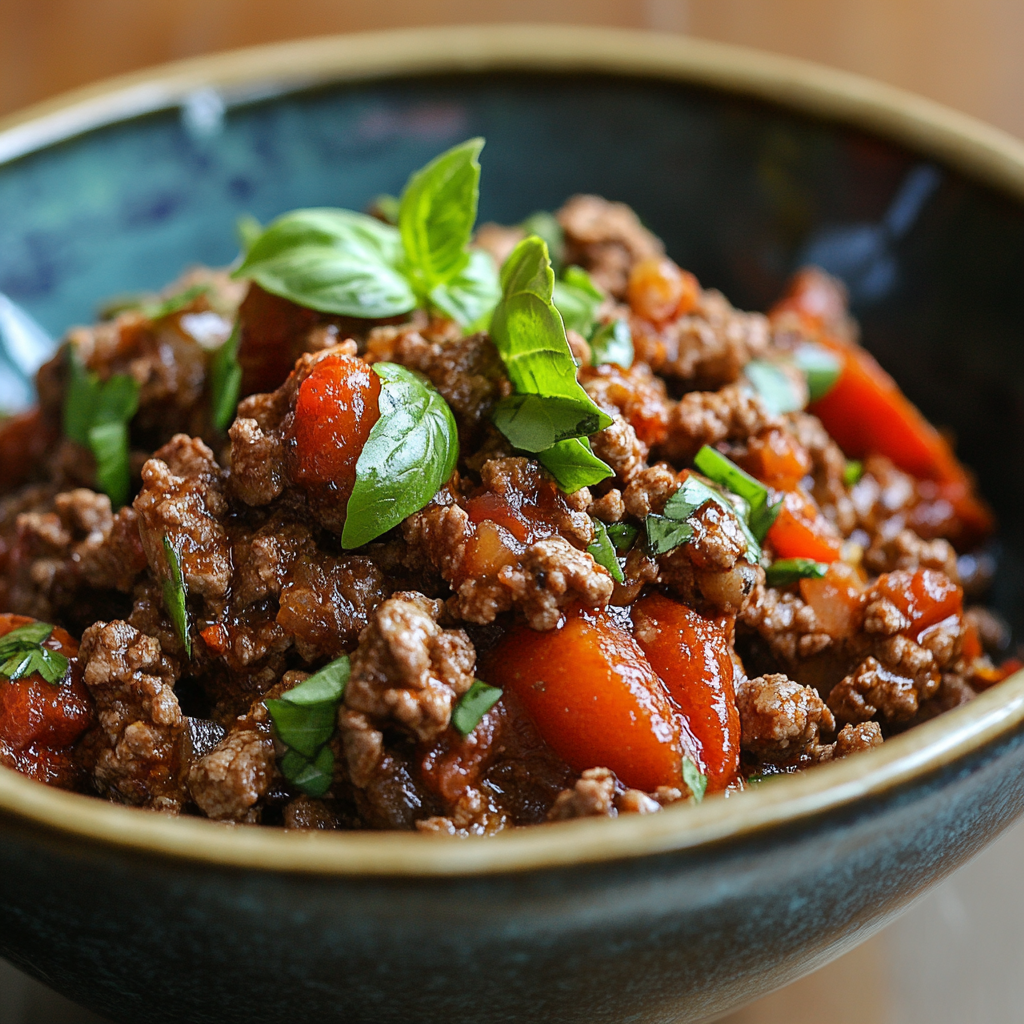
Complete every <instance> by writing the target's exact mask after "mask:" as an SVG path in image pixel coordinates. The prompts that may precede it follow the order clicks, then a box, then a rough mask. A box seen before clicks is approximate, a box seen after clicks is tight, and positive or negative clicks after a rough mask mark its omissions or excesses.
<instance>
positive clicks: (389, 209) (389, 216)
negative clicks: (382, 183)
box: [370, 192, 400, 224]
mask: <svg viewBox="0 0 1024 1024" xmlns="http://www.w3.org/2000/svg"><path fill="white" fill-rule="evenodd" d="M399 204H400V201H399V198H398V196H393V195H389V194H388V193H387V192H382V193H381V194H380V195H379V196H377V197H376V198H375V199H374V201H373V202H372V203H370V212H371V213H372V214H373V215H374V216H375V217H379V218H380V219H381V220H383V221H385V222H386V223H388V224H397V223H398V207H399Z"/></svg>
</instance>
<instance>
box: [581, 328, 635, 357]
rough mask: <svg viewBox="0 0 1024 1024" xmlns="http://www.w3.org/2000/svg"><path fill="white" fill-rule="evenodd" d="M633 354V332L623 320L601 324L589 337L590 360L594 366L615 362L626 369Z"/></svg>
mask: <svg viewBox="0 0 1024 1024" xmlns="http://www.w3.org/2000/svg"><path fill="white" fill-rule="evenodd" d="M633 356H634V353H633V334H632V332H631V331H630V329H629V324H628V323H627V322H626V321H625V320H621V319H620V320H613V321H612V322H611V323H610V324H602V325H601V326H600V327H598V328H597V330H596V331H594V333H593V335H592V336H591V338H590V362H591V364H592V365H594V366H600V365H601V364H602V363H615V364H616V365H618V366H621V367H622V368H623V369H624V370H628V369H629V368H630V367H631V366H632V365H633Z"/></svg>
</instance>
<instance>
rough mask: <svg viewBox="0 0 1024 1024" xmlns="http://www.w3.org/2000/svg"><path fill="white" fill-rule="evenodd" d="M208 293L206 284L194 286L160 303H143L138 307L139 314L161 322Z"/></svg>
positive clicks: (208, 289) (208, 287)
mask: <svg viewBox="0 0 1024 1024" xmlns="http://www.w3.org/2000/svg"><path fill="white" fill-rule="evenodd" d="M209 291H210V286H209V285H208V284H194V285H191V286H190V287H188V288H186V289H185V290H184V291H180V292H178V294H177V295H172V296H170V297H169V298H166V299H162V300H161V301H160V302H154V303H144V304H143V305H142V306H140V307H139V309H140V312H141V313H142V315H143V316H144V317H145V318H146V319H147V320H162V319H163V318H164V317H165V316H170V315H171V314H172V313H179V312H181V310H183V309H184V308H185V307H186V306H191V305H192V303H193V302H195V301H196V299H198V298H199V296H200V295H206V294H208V293H209Z"/></svg>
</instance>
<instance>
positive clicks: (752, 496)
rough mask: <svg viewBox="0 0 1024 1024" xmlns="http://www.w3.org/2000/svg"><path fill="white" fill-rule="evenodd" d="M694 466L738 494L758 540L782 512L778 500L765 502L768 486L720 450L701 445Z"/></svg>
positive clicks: (760, 539)
mask: <svg viewBox="0 0 1024 1024" xmlns="http://www.w3.org/2000/svg"><path fill="white" fill-rule="evenodd" d="M693 463H694V465H695V466H696V467H697V468H698V469H699V470H700V471H701V472H702V473H703V474H704V475H705V476H706V477H708V478H709V479H711V480H714V482H715V483H716V484H720V485H721V486H722V487H724V488H726V489H727V490H729V491H732V493H733V494H738V495H739V496H740V497H741V498H742V499H743V500H744V501H745V502H746V503H747V505H748V506H749V507H750V514H749V516H748V518H747V523H748V525H749V526H750V532H751V533H752V534H753V535H754V537H755V539H756V540H757V541H758V543H760V542H761V541H763V540H764V538H765V535H766V534H767V533H768V530H769V529H770V528H771V525H772V523H774V522H775V520H776V519H777V518H778V515H779V512H780V511H782V499H779V501H777V502H775V504H774V505H772V504H770V503H769V500H768V499H769V497H770V496H769V493H768V488H767V487H765V485H764V484H763V483H761V481H760V480H755V479H754V478H753V477H752V476H751V475H750V474H749V473H745V472H744V471H743V470H742V469H740V467H739V466H737V465H736V463H734V462H730V461H729V459H727V458H726V457H725V456H724V455H722V454H721V452H717V451H715V449H714V448H711V447H709V446H708V445H704V447H703V448H701V450H700V451H699V452H697V456H696V458H695V459H694V460H693Z"/></svg>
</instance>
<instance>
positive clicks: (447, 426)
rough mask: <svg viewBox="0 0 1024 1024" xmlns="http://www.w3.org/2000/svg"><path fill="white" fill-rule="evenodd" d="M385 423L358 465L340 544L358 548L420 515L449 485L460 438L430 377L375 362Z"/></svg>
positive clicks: (379, 422)
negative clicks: (413, 516) (420, 511)
mask: <svg viewBox="0 0 1024 1024" xmlns="http://www.w3.org/2000/svg"><path fill="white" fill-rule="evenodd" d="M373 370H374V372H375V373H376V374H377V376H378V377H380V379H381V390H380V398H379V406H380V419H378V420H377V422H376V423H375V424H374V425H373V428H372V429H371V430H370V436H369V437H368V438H367V439H366V444H365V445H364V446H363V450H362V452H361V453H360V455H359V461H358V462H357V463H356V482H355V486H354V487H353V488H352V495H351V497H350V498H349V499H348V508H347V510H346V513H345V526H344V529H343V530H342V534H341V543H342V546H343V547H346V548H358V547H362V546H363V545H364V544H367V543H369V542H370V541H371V540H373V539H374V538H375V537H379V536H380V535H381V534H382V533H387V531H388V530H390V529H391V528H392V527H394V526H397V525H398V524H399V523H400V522H401V521H402V520H403V519H405V517H406V516H410V515H412V514H413V512H418V511H419V510H420V509H421V508H423V506H424V505H426V504H427V503H428V502H429V501H430V499H431V498H433V497H434V495H435V494H436V493H437V492H438V490H439V489H440V488H441V487H442V486H443V485H444V484H445V483H447V482H448V479H449V478H450V477H451V475H452V473H453V472H454V470H455V463H456V462H457V461H458V457H459V437H458V430H457V428H456V426H455V417H454V416H453V415H452V411H451V409H449V408H448V403H447V402H445V400H444V399H443V398H442V397H441V396H440V394H438V392H437V390H436V389H435V388H434V386H433V385H432V384H431V383H430V382H429V381H428V380H427V379H426V378H425V377H422V376H420V375H419V374H418V373H415V372H414V371H412V370H409V369H406V367H404V366H399V365H398V364H397V363H374V364H373Z"/></svg>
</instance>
